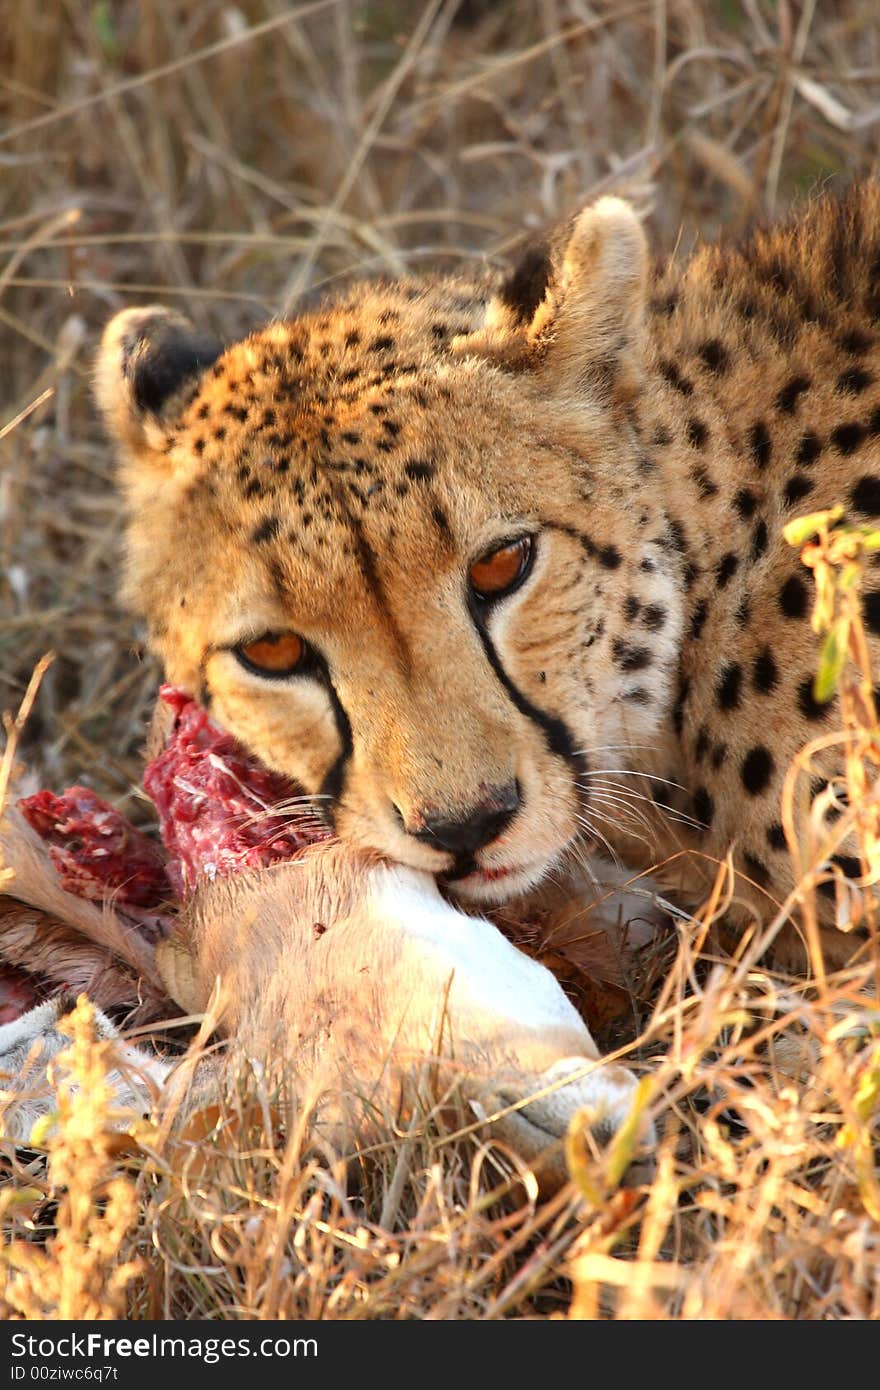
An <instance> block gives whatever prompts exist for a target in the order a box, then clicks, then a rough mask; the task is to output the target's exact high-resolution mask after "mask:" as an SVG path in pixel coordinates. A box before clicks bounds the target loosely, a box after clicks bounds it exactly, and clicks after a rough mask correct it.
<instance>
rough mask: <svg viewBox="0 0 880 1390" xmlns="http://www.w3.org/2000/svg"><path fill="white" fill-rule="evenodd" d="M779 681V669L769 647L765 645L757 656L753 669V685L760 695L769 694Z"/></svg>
mask: <svg viewBox="0 0 880 1390" xmlns="http://www.w3.org/2000/svg"><path fill="white" fill-rule="evenodd" d="M778 683H779V671H778V668H777V666H776V662H775V661H774V660H773V653H772V652H771V650H770V648H769V647H764V648H762V650H761V651H760V652H759V653H758V655H757V656H756V657H755V665H754V669H753V670H752V685H753V686H754V687H755V689H756V690H757V692H758V694H759V695H769V694H770V692H771V691H772V690H775V689H776V686H777V685H778Z"/></svg>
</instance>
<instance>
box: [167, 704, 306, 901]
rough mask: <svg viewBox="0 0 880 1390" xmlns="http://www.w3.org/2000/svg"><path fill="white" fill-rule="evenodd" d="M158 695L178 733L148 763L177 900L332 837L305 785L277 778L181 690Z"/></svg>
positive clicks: (289, 856) (292, 855)
mask: <svg viewBox="0 0 880 1390" xmlns="http://www.w3.org/2000/svg"><path fill="white" fill-rule="evenodd" d="M159 693H160V695H161V697H162V699H163V700H164V701H165V703H166V704H168V705H170V707H171V708H172V709H173V710H174V713H175V721H174V728H173V730H172V732H171V735H170V737H169V739H168V741H167V743H166V745H165V747H164V749H163V750H162V752H161V753H160V754H159V756H158V757H157V758H154V759H153V761H152V762H151V763H149V764H148V765H147V768H146V771H145V772H144V786H145V787H146V789H147V792H148V793H149V795H150V796H151V798H152V800H153V802H154V803H155V806H156V811H157V812H158V816H159V830H160V832H161V835H162V841H163V843H164V845H165V849H166V851H167V854H168V861H167V869H168V876H169V878H170V880H171V884H172V887H173V889H174V891H175V894H176V895H177V897H179V898H183V897H186V895H187V894H188V893H191V892H192V890H193V889H194V888H195V886H196V884H197V883H198V881H199V879H200V878H205V877H206V878H209V879H210V878H214V877H216V876H217V875H222V874H230V873H235V872H236V871H238V870H240V869H246V868H258V867H261V866H265V865H269V864H277V863H279V862H280V861H282V860H285V859H292V858H293V857H294V856H295V855H297V854H299V853H300V852H301V851H302V850H303V849H305V848H307V847H308V846H309V845H314V844H318V843H319V842H320V841H321V840H326V839H328V838H329V836H330V833H331V832H330V830H329V828H328V827H327V825H326V824H325V822H324V821H323V820H322V819H321V818H320V816H319V815H318V813H317V812H316V810H315V808H314V806H313V804H312V803H311V802H309V801H308V800H307V799H306V798H305V797H304V795H303V791H302V788H301V787H299V786H297V784H296V783H295V782H291V781H290V780H289V779H288V778H286V777H283V776H281V775H280V774H279V773H276V772H270V771H269V769H268V768H266V767H264V766H263V765H262V763H260V762H258V761H257V759H256V758H254V757H252V756H251V754H250V753H248V752H246V750H245V749H244V748H243V747H242V746H241V744H240V743H238V741H237V740H236V739H234V738H232V737H231V735H230V734H226V733H223V731H222V730H221V729H218V728H217V726H216V724H213V723H212V722H211V720H210V719H209V718H208V715H207V714H206V713H205V711H204V710H203V709H201V708H200V706H199V705H197V704H196V703H195V701H194V700H192V699H190V697H189V696H188V695H186V694H185V693H184V692H183V691H182V690H177V689H175V688H174V687H173V686H167V685H165V686H163V687H162V689H161V690H160V692H159Z"/></svg>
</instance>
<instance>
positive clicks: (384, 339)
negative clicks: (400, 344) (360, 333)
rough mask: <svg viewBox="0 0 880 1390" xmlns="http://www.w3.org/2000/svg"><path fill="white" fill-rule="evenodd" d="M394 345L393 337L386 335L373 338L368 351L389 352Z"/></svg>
mask: <svg viewBox="0 0 880 1390" xmlns="http://www.w3.org/2000/svg"><path fill="white" fill-rule="evenodd" d="M393 347H394V339H393V338H389V337H388V336H387V335H382V336H380V337H378V338H374V339H373V341H372V342H371V343H370V352H390V350H391V349H392V348H393Z"/></svg>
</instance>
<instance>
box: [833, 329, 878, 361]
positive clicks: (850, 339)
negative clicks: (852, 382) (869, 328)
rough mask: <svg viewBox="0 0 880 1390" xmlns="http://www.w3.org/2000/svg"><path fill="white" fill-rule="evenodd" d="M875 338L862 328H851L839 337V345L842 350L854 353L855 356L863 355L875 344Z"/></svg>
mask: <svg viewBox="0 0 880 1390" xmlns="http://www.w3.org/2000/svg"><path fill="white" fill-rule="evenodd" d="M874 341H875V340H874V338H873V336H872V335H871V334H870V333H863V332H862V330H861V329H860V328H851V329H849V331H848V332H846V333H841V335H840V337H839V338H838V339H837V345H838V347H839V348H840V349H841V351H842V352H849V353H852V355H853V357H861V356H862V355H863V354H864V353H866V352H867V351H868V350H869V349H870V348H871V347H872V346H873V344H874Z"/></svg>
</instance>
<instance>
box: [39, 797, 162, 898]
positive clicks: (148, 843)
mask: <svg viewBox="0 0 880 1390" xmlns="http://www.w3.org/2000/svg"><path fill="white" fill-rule="evenodd" d="M18 805H19V808H20V810H21V812H22V814H23V815H24V818H25V820H26V821H27V822H28V824H29V825H30V826H32V828H33V829H34V830H36V832H37V834H38V835H40V836H41V838H42V839H44V840H45V841H46V842H47V844H48V846H49V855H50V858H51V860H52V863H53V864H54V865H55V868H56V870H57V872H58V877H59V878H60V880H61V884H62V887H64V888H66V889H67V891H68V892H69V893H75V894H76V896H77V897H79V898H90V899H91V900H92V901H93V902H102V901H103V900H104V899H105V898H108V897H111V896H112V897H113V898H114V899H115V900H116V901H117V902H119V903H120V904H126V903H128V904H131V905H132V906H133V907H141V908H155V907H158V906H159V904H160V903H162V902H167V901H168V900H169V899H170V898H171V897H173V893H172V889H171V884H170V882H169V878H168V874H167V873H166V871H165V865H164V862H163V856H162V851H161V849H160V848H159V846H158V845H157V844H156V842H155V840H151V839H150V838H149V837H148V836H147V835H144V834H143V833H142V832H141V831H140V830H136V829H135V828H134V826H133V825H130V824H129V822H128V821H127V820H126V819H125V817H124V816H121V815H120V814H119V812H118V811H116V810H114V809H113V807H112V806H108V805H107V802H106V801H102V800H101V798H100V797H99V796H96V795H95V793H94V792H93V791H90V790H89V788H88V787H69V788H68V790H67V791H66V792H64V793H63V794H62V795H61V796H56V795H55V794H54V793H53V792H45V791H44V792H36V793H35V794H34V795H33V796H26V797H23V798H22V800H21V801H19V803H18Z"/></svg>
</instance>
